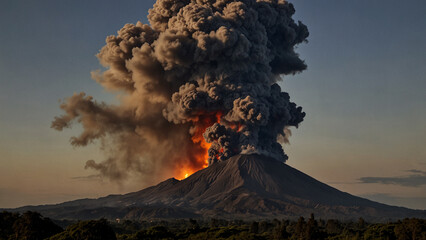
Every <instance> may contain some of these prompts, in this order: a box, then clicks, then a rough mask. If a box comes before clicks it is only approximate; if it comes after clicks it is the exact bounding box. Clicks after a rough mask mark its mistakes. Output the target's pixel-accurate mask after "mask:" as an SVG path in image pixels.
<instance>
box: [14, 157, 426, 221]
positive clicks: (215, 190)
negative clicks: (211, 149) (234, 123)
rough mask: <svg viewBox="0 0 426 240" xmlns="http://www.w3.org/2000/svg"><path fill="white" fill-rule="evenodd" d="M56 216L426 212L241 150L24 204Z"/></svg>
mask: <svg viewBox="0 0 426 240" xmlns="http://www.w3.org/2000/svg"><path fill="white" fill-rule="evenodd" d="M29 209H30V210H37V211H40V212H41V213H42V214H44V215H46V216H49V217H52V218H80V219H83V218H93V217H102V216H103V217H108V218H117V217H118V218H132V219H143V218H183V217H221V218H244V219H248V218H259V217H260V218H284V217H297V216H307V215H309V214H310V213H314V214H315V215H316V216H318V217H322V218H338V219H356V218H359V217H363V218H366V219H374V220H387V219H389V218H392V219H396V218H404V217H419V218H426V211H417V210H411V209H407V208H402V207H392V206H388V205H385V204H380V203H377V202H373V201H370V200H367V199H363V198H360V197H355V196H352V195H350V194H348V193H344V192H341V191H339V190H337V189H335V188H332V187H330V186H328V185H326V184H323V183H321V182H319V181H317V180H315V179H313V178H311V177H309V176H308V175H306V174H304V173H302V172H300V171H298V170H296V169H294V168H292V167H290V166H288V165H286V164H284V163H281V162H278V161H275V160H274V159H271V158H268V157H265V156H260V155H238V156H235V157H232V158H231V159H229V160H227V161H224V162H219V163H217V164H214V165H212V166H210V167H208V168H206V169H203V170H200V171H198V172H196V173H194V174H193V175H191V176H189V177H188V178H186V179H184V180H182V181H179V180H176V179H174V178H171V179H168V180H166V181H164V182H162V183H160V184H158V185H156V186H152V187H149V188H146V189H144V190H141V191H138V192H133V193H128V194H125V195H110V196H107V197H103V198H99V199H82V200H76V201H71V202H66V203H62V204H57V205H46V206H36V207H24V208H19V209H17V210H21V211H22V210H29Z"/></svg>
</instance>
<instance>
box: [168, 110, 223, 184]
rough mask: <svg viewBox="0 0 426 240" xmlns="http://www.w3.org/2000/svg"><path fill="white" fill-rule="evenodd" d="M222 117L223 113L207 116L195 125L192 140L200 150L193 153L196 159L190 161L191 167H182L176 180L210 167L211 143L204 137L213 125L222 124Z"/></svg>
mask: <svg viewBox="0 0 426 240" xmlns="http://www.w3.org/2000/svg"><path fill="white" fill-rule="evenodd" d="M221 117H222V113H221V112H216V113H212V114H209V115H206V116H202V117H200V119H199V121H198V122H196V123H195V126H194V128H193V133H192V137H191V140H192V142H193V143H195V144H197V145H198V146H199V147H200V149H199V151H198V152H195V153H192V154H191V155H192V156H193V157H194V158H195V159H192V160H191V161H188V163H189V165H186V166H182V167H181V168H180V169H179V170H178V171H177V174H176V179H179V180H182V179H185V178H187V177H189V176H190V175H192V174H193V173H194V172H196V171H198V170H200V169H203V168H206V167H208V166H209V162H208V159H209V153H208V150H209V148H210V146H211V145H212V144H211V143H208V142H206V140H205V139H204V137H203V134H204V132H205V131H206V129H207V128H208V127H210V126H211V125H213V124H214V123H216V122H217V123H220V119H221Z"/></svg>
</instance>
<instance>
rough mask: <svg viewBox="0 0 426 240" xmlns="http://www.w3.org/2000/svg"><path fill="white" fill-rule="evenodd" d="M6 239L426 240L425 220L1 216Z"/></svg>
mask: <svg viewBox="0 0 426 240" xmlns="http://www.w3.org/2000/svg"><path fill="white" fill-rule="evenodd" d="M0 239H2V240H3V239H5V240H12V239H25V240H37V239H49V240H73V239H79V240H85V239H87V240H97V239H100V240H115V239H118V240H139V239H148V240H149V239H152V240H154V239H173V240H174V239H259V240H261V239H294V240H304V239H330V240H331V239H364V240H366V239H372V240H373V239H374V240H376V239H386V240H393V239H395V240H426V220H425V219H415V218H411V219H408V218H407V219H404V220H400V221H396V222H389V223H368V222H365V221H364V220H363V219H362V218H360V219H359V220H358V221H356V222H342V221H338V220H333V219H330V220H322V219H319V220H317V219H315V217H314V215H311V216H310V217H309V218H308V219H305V218H303V217H300V218H299V219H298V220H297V221H290V220H278V219H274V220H268V221H251V222H247V221H242V220H233V221H227V220H219V219H211V220H194V219H189V220H173V221H130V220H121V221H119V220H117V221H114V222H111V221H107V220H105V219H100V220H90V221H52V220H50V219H48V218H44V217H42V216H41V215H40V214H39V213H36V212H26V213H23V214H18V213H10V212H2V213H0Z"/></svg>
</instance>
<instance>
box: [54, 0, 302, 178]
mask: <svg viewBox="0 0 426 240" xmlns="http://www.w3.org/2000/svg"><path fill="white" fill-rule="evenodd" d="M294 13H295V9H294V7H293V5H292V4H291V3H288V2H285V1H283V0H257V1H256V0H240V1H229V0H158V1H157V2H156V3H155V4H154V7H153V8H152V9H150V11H149V15H148V19H149V22H150V24H149V25H148V24H142V23H140V22H138V23H136V24H126V25H125V26H124V27H123V28H122V29H120V30H119V31H118V34H117V35H116V36H109V37H107V39H106V45H105V46H104V47H103V48H102V49H101V50H100V52H99V54H98V55H97V56H98V58H99V60H100V62H101V64H102V65H103V66H105V67H106V68H107V70H105V71H104V72H100V71H98V72H94V73H93V78H94V79H95V80H96V81H97V82H99V83H100V84H101V85H102V86H103V87H104V88H106V89H108V90H112V91H117V92H118V93H119V94H121V98H120V100H121V101H120V104H119V105H117V106H112V105H107V104H105V103H98V102H96V101H95V100H93V99H92V97H90V96H86V95H85V94H84V93H80V94H75V95H73V96H72V97H70V98H68V99H66V100H65V101H64V102H63V104H62V105H61V108H62V109H63V110H64V112H65V114H64V115H62V116H59V117H56V118H55V120H54V121H53V123H52V127H53V128H54V129H56V130H62V129H64V128H67V127H70V126H71V125H72V123H73V122H78V123H80V124H81V125H82V126H83V132H82V133H81V135H79V136H76V137H73V138H72V139H71V144H73V145H75V146H85V145H87V144H89V143H92V142H94V141H95V140H98V141H100V142H101V146H102V148H103V149H104V150H106V152H108V155H109V157H108V159H107V160H105V161H103V162H101V163H96V162H94V161H90V162H88V163H87V165H86V167H89V168H93V169H96V170H98V171H100V172H101V174H103V175H104V176H107V177H110V178H112V179H117V180H121V179H125V178H126V177H127V176H128V175H129V174H130V173H132V172H133V173H142V174H145V175H147V176H155V175H156V174H157V175H158V174H159V173H161V174H171V173H172V174H173V171H176V169H179V168H185V167H187V168H192V169H200V168H202V167H203V166H204V164H205V163H204V162H203V161H200V157H202V156H204V155H206V152H205V151H206V149H205V148H206V147H207V146H208V147H209V149H208V163H209V164H213V163H215V162H217V161H223V160H226V159H228V158H230V157H231V156H234V155H236V154H249V153H261V154H265V155H268V156H272V157H274V158H276V159H277V160H280V161H286V160H287V156H286V154H285V153H284V151H283V149H282V146H281V144H280V141H279V140H281V141H285V140H286V139H287V136H286V132H288V131H287V130H286V131H285V129H288V127H291V126H294V127H298V126H299V124H300V123H301V122H302V121H303V118H304V116H305V113H304V112H303V111H302V108H301V107H298V106H297V105H296V104H295V103H293V102H291V101H290V97H289V94H288V93H286V92H283V91H282V90H281V88H280V86H279V85H278V84H277V81H278V80H279V79H280V75H286V74H296V73H298V72H300V71H303V70H304V69H306V65H305V63H304V61H302V60H301V59H300V58H299V55H298V54H297V53H296V52H295V50H294V49H295V46H296V45H298V44H300V43H303V42H305V41H306V39H307V37H308V35H309V32H308V30H307V27H306V26H305V25H304V24H302V23H301V22H295V21H294V20H293V19H292V16H293V14H294ZM202 137H203V138H204V141H206V142H207V144H205V143H204V144H203V143H202V142H203V140H200V138H202Z"/></svg>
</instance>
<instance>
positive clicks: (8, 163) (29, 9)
mask: <svg viewBox="0 0 426 240" xmlns="http://www.w3.org/2000/svg"><path fill="white" fill-rule="evenodd" d="M153 3H154V1H152V0H150V1H147V0H143V1H142V0H139V1H136V0H126V1H121V2H118V1H112V0H107V1H82V0H76V1H53V0H43V1H29V0H14V1H11V0H1V1H0V32H1V34H0V43H1V44H0V74H1V75H0V112H1V114H0V208H11V207H18V206H23V205H37V204H47V203H59V202H63V201H68V200H73V199H78V198H86V197H88V198H94V197H101V196H105V195H108V194H116V193H127V192H131V191H137V190H140V189H142V188H144V187H147V186H149V185H150V184H154V183H155V182H141V181H138V180H134V181H128V182H126V183H122V184H116V183H113V182H110V181H109V180H107V179H102V178H99V177H97V176H96V174H97V173H96V172H94V171H93V170H87V169H84V165H85V162H86V161H87V160H89V159H94V160H102V159H103V158H104V157H105V156H104V155H103V153H102V152H101V151H99V148H98V146H96V145H92V146H89V147H85V148H76V147H72V146H71V145H70V144H69V138H70V137H71V136H73V135H76V134H78V132H79V130H81V129H79V127H77V126H75V127H74V128H73V129H72V130H66V131H62V132H58V131H55V130H53V129H51V128H50V124H51V121H52V120H53V118H54V117H55V116H58V115H60V114H61V110H60V109H59V104H60V100H61V99H64V98H66V97H69V96H71V95H72V94H73V93H79V92H82V91H84V92H86V93H87V94H88V95H92V96H94V98H95V99H96V100H99V101H105V102H108V103H114V102H115V101H117V100H116V99H115V97H114V95H113V94H111V93H109V92H106V91H105V90H104V89H103V88H102V87H101V86H100V85H98V84H97V83H96V82H95V81H94V80H92V79H91V77H90V72H91V71H94V70H97V69H101V68H102V67H101V65H100V64H99V62H98V60H97V58H96V57H95V55H96V54H97V53H98V51H99V50H100V48H101V47H102V46H104V44H105V38H106V37H107V36H108V35H113V34H116V32H117V31H118V30H119V29H120V28H121V27H122V26H123V25H124V24H126V23H136V22H137V21H142V22H144V23H147V19H146V16H147V13H148V9H149V8H151V7H152V5H153ZM292 3H293V4H294V5H295V8H296V14H295V19H297V20H300V21H302V22H303V23H304V24H306V25H307V26H308V28H309V31H310V36H309V38H308V40H309V42H308V43H306V44H302V45H300V46H299V47H298V49H297V51H298V52H299V53H300V56H301V58H302V59H304V60H305V61H306V63H307V65H308V69H307V70H306V71H304V72H302V73H300V74H297V75H294V76H285V77H283V80H282V81H281V82H280V85H281V87H282V88H283V90H284V91H286V92H288V93H289V94H290V96H291V98H292V100H293V101H294V102H296V103H297V104H298V105H300V106H302V107H303V108H304V111H305V112H306V117H305V120H304V122H302V124H301V125H300V127H299V128H298V129H292V133H293V134H292V137H291V138H290V145H286V146H284V148H285V151H286V153H287V154H288V155H289V160H288V161H287V164H289V165H290V166H292V167H295V168H297V169H299V170H300V171H302V172H305V173H306V174H308V175H310V176H312V177H314V178H316V179H317V180H320V181H322V182H325V183H327V184H329V185H331V186H333V187H335V188H337V189H339V190H342V191H344V192H349V193H351V194H354V195H357V196H362V197H366V198H369V199H372V200H376V201H380V202H383V203H387V204H391V205H398V206H405V207H410V208H416V209H426V148H425V147H424V145H425V142H426V121H425V119H426V104H425V103H426V94H425V93H426V81H425V76H426V67H425V66H424V64H425V63H426V54H425V53H426V19H425V18H426V17H425V15H424V13H425V12H426V2H425V1H422V0H408V1H404V2H401V1H395V0H389V1H383V0H377V1H367V0H359V1H340V0H323V1H300V0H299V1H297V0H294V1H292Z"/></svg>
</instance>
